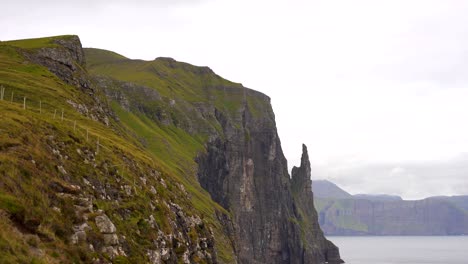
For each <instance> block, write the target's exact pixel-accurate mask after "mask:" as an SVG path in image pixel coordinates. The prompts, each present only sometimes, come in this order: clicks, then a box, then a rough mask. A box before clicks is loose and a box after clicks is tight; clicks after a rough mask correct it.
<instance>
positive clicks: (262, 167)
mask: <svg viewBox="0 0 468 264" xmlns="http://www.w3.org/2000/svg"><path fill="white" fill-rule="evenodd" d="M246 96H257V97H263V100H264V102H266V104H265V105H267V107H264V108H262V109H260V111H261V112H260V113H259V112H258V110H257V112H256V113H255V114H254V113H252V112H251V110H250V109H249V106H248V105H247V104H244V107H243V109H242V110H241V111H239V113H238V115H237V116H235V117H234V118H229V117H228V116H226V115H223V114H222V113H220V112H217V115H216V116H217V119H218V121H219V123H220V124H221V127H222V128H223V135H224V137H218V138H215V139H213V140H211V141H210V142H208V144H207V152H206V153H205V154H203V155H200V156H199V158H198V160H197V161H198V164H199V172H198V177H199V181H200V183H201V185H202V186H203V187H204V188H205V189H206V190H208V191H209V192H210V194H211V196H212V198H213V199H214V200H215V201H216V202H218V203H219V204H221V205H222V206H223V207H225V208H226V209H228V210H229V211H231V212H232V213H233V220H234V225H235V233H236V234H235V237H236V238H237V241H236V242H237V243H236V244H237V255H238V257H239V263H325V262H328V263H341V262H342V260H341V259H340V256H339V253H338V248H336V247H335V246H334V245H333V244H332V243H331V242H329V241H327V240H326V239H325V238H324V236H323V234H322V232H321V230H320V227H319V225H318V219H317V214H316V212H315V209H314V208H313V201H312V199H311V196H312V192H311V189H310V166H309V163H308V162H309V161H308V156H307V151H306V148H305V147H304V154H303V159H302V163H303V164H301V167H300V168H295V169H294V170H293V179H292V180H291V179H290V177H289V174H288V171H287V162H286V159H285V157H284V155H283V152H282V149H281V143H280V140H279V138H278V134H277V131H276V126H275V120H274V115H273V111H272V110H271V107H270V106H269V98H268V97H266V96H264V95H262V94H259V93H258V92H253V91H250V90H247V95H246ZM303 224H305V225H303Z"/></svg>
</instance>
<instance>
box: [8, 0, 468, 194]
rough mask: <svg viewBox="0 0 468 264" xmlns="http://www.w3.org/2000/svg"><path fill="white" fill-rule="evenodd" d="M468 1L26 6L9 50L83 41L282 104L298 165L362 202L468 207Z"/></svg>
mask: <svg viewBox="0 0 468 264" xmlns="http://www.w3.org/2000/svg"><path fill="white" fill-rule="evenodd" d="M467 14H468V1H465V0H379V1H375V0H353V1H349V0H303V1H302V0H287V1H286V0H281V1H275V0H273V1H272V0H257V1H252V0H237V1H227V0H217V1H214V0H193V1H189V0H176V1H174V0H161V1H157V0H156V1H150V0H143V1H126V0H120V1H108V0H93V1H91V0H86V1H78V0H76V1H75V0H69V1H63V0H42V1H35V0H29V1H27V0H15V1H7V3H4V2H2V16H0V26H1V28H2V29H1V30H0V39H1V40H7V39H18V38H31V37H41V36H49V35H59V34H77V35H79V36H80V38H81V41H82V43H83V45H84V46H85V47H96V48H104V49H109V50H113V51H116V52H118V53H121V54H123V55H125V56H127V57H130V58H134V59H147V60H151V59H154V58H156V57H160V56H167V57H173V58H175V59H176V60H179V61H185V62H189V63H192V64H195V65H203V66H209V67H210V68H212V69H213V70H214V71H215V72H216V73H218V74H219V75H221V76H223V77H225V78H227V79H229V80H232V81H235V82H241V83H243V84H244V85H245V86H246V87H249V88H253V89H256V90H259V91H261V92H264V93H266V94H268V95H269V96H270V97H271V98H272V103H273V107H274V111H275V114H276V121H277V124H278V129H279V133H280V136H281V140H282V145H283V150H284V152H285V155H286V157H287V158H288V160H289V165H290V166H292V165H297V164H299V159H300V154H301V153H300V151H301V143H306V144H307V145H308V148H309V155H310V158H311V162H312V166H313V170H312V171H313V176H312V178H313V179H322V178H323V179H329V180H331V181H333V182H335V183H337V184H339V185H340V186H341V187H343V188H345V189H346V190H347V191H349V192H351V193H358V192H360V193H389V194H396V195H401V196H403V197H404V198H408V199H416V198H422V197H426V196H431V195H452V194H468V154H466V152H468V122H467V117H468V103H467V102H468V87H467V86H468V74H467V73H468V15H467Z"/></svg>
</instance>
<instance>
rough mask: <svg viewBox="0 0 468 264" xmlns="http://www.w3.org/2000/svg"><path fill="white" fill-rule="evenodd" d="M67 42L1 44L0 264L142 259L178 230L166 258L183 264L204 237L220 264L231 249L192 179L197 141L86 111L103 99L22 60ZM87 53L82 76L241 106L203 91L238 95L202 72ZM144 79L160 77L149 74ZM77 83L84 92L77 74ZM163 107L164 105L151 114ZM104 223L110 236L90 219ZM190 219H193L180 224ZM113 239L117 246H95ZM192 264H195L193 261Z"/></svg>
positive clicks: (132, 116)
mask: <svg viewBox="0 0 468 264" xmlns="http://www.w3.org/2000/svg"><path fill="white" fill-rule="evenodd" d="M72 37H73V36H62V37H53V38H44V39H33V40H19V41H9V42H0V85H1V86H2V87H3V88H4V91H5V92H4V96H3V100H1V101H0V120H1V122H0V177H1V178H2V180H1V181H0V252H2V253H1V254H0V263H73V262H75V263H76V262H91V260H92V259H106V260H108V261H113V262H115V263H144V262H146V261H148V255H149V254H150V253H149V252H151V250H153V249H152V248H153V247H154V246H153V244H154V243H155V242H154V241H156V240H158V241H160V240H164V239H165V237H166V235H169V234H172V233H174V234H175V230H183V229H185V231H184V234H183V235H182V236H181V237H178V236H177V235H176V236H174V237H173V240H171V241H170V243H169V245H167V246H168V247H170V248H171V252H175V253H174V255H171V258H176V259H177V258H178V259H182V258H183V255H184V254H185V252H188V250H189V248H191V247H192V246H194V247H195V245H196V244H198V243H199V241H200V240H201V239H208V240H209V239H210V236H211V237H215V238H216V244H215V250H216V254H217V255H218V257H219V260H220V261H221V262H226V263H228V262H231V261H232V260H233V250H232V245H231V243H230V241H229V237H227V236H226V234H225V233H224V232H223V228H224V226H222V225H223V224H222V223H221V222H220V221H219V220H218V218H217V215H219V214H226V215H227V214H228V213H227V212H226V211H225V210H224V209H223V208H221V207H220V206H219V205H217V204H216V203H214V202H213V201H212V200H211V199H210V197H209V195H208V194H207V193H206V192H205V191H204V190H203V189H202V188H201V187H200V186H199V184H198V183H197V181H196V179H195V172H196V164H195V162H194V157H195V156H196V154H197V153H198V152H199V151H201V150H202V149H203V143H204V141H205V140H206V137H207V135H203V134H202V133H196V134H189V133H187V132H185V131H184V130H182V129H181V128H180V127H178V126H177V125H175V124H173V123H172V124H170V125H167V126H160V125H158V123H155V122H153V121H151V120H150V119H149V118H148V117H147V116H145V115H144V114H143V113H138V112H129V111H126V110H124V109H122V107H121V106H120V105H119V104H117V103H116V102H111V103H110V104H109V105H105V104H104V105H102V106H98V107H97V106H96V100H97V99H96V98H98V99H99V101H100V102H104V103H105V102H107V99H106V98H105V97H104V95H103V94H102V93H100V92H95V93H94V94H90V91H89V90H85V88H83V87H76V86H73V85H69V84H67V82H65V81H64V80H61V79H60V78H58V77H57V76H56V75H54V74H53V73H51V72H50V71H49V70H48V69H47V68H45V67H43V66H40V65H38V64H35V63H33V62H32V61H31V60H29V59H28V58H29V56H34V54H36V53H38V52H39V50H40V49H44V48H51V49H55V50H56V51H58V52H60V51H61V49H63V47H61V46H60V45H58V44H57V42H56V41H57V40H67V39H69V38H72ZM28 54H29V55H28ZM31 54H32V55H31ZM87 55H88V56H89V58H87V61H88V65H90V66H91V67H92V72H94V73H99V74H106V75H109V76H113V77H119V78H117V79H121V80H124V81H138V82H141V83H143V84H144V85H147V86H149V87H158V88H159V89H158V92H160V93H161V94H162V95H163V96H166V97H167V98H175V97H177V98H184V99H185V100H189V101H204V100H205V99H206V98H207V95H206V94H215V95H216V96H217V98H218V99H216V100H221V101H219V103H223V102H228V101H229V102H230V104H227V105H231V106H232V107H233V109H231V110H235V108H236V107H237V106H238V105H241V102H242V100H241V99H240V96H241V94H242V93H239V96H237V97H229V98H224V97H222V96H220V92H219V91H216V92H215V91H214V90H210V89H209V88H208V89H205V90H203V89H204V88H205V86H204V85H205V84H206V83H209V84H210V85H209V86H210V87H215V86H218V85H226V86H229V87H232V89H240V88H239V85H236V84H233V83H230V82H227V81H225V80H223V79H221V78H220V77H218V76H216V75H214V74H212V73H211V71H210V72H208V71H207V73H206V74H204V73H203V71H205V70H206V69H202V70H199V68H195V67H192V66H190V65H185V64H178V66H177V67H174V65H173V62H171V61H168V60H156V61H154V62H138V61H137V62H135V61H130V60H128V59H126V58H125V57H123V56H121V55H118V54H115V53H111V52H107V51H99V50H87ZM108 65H114V66H112V67H110V66H108ZM179 66H180V67H179ZM76 68H77V70H78V71H81V70H83V69H81V67H78V66H77V67H76ZM156 69H157V70H156ZM152 71H156V74H157V76H164V77H160V78H155V77H154V76H155V75H152V74H150V72H152ZM198 71H202V72H198ZM199 74H201V76H202V77H199ZM78 75H79V76H80V78H85V80H86V81H88V80H87V79H86V78H89V83H91V84H93V81H92V78H91V77H90V76H89V75H88V74H87V73H86V71H85V70H83V72H79V74H78V73H77V76H78ZM81 76H85V77H81ZM169 79H174V80H173V81H170V80H169ZM175 80H177V81H175ZM94 85H95V84H94ZM192 88H193V89H192ZM203 92H205V93H203ZM174 94H175V95H176V96H174V97H171V95H174ZM208 97H209V96H208ZM220 98H223V99H220ZM24 102H26V108H25V109H24ZM169 103H170V101H169V100H168V99H166V101H163V102H162V103H161V107H167V105H168V104H169ZM99 107H101V108H102V107H104V108H107V107H109V108H112V109H113V110H114V111H115V114H116V117H117V118H113V117H112V116H109V120H110V124H106V123H105V122H102V120H100V119H99V118H94V117H95V116H97V115H98V114H99V113H100V114H102V113H101V112H102V111H101V112H99V113H97V112H96V113H94V112H93V111H98V110H95V109H99ZM84 109H86V111H85V110H84ZM104 112H105V111H104ZM62 113H63V114H62ZM84 113H86V114H84ZM62 116H63V117H62ZM106 118H107V116H106ZM103 215H106V216H108V217H109V218H110V219H111V221H112V222H113V224H114V225H115V227H116V230H117V231H116V232H112V233H111V234H107V233H103V232H101V231H99V230H100V227H99V226H97V223H98V220H97V219H98V218H99V217H101V216H103ZM180 215H182V216H180ZM181 218H182V219H181ZM197 218H201V220H202V223H198V221H195V220H194V221H195V222H197V224H193V223H192V222H190V221H191V220H190V219H197ZM152 219H154V221H153V220H152ZM83 224H86V225H87V226H88V227H87V229H86V238H85V239H84V240H83V239H81V238H80V239H78V242H76V243H75V242H73V236H74V235H76V234H77V233H78V232H77V231H76V230H75V229H77V228H78V227H79V226H80V225H83ZM181 225H183V226H185V227H184V228H182V227H181ZM209 230H212V231H213V233H212V234H210V232H211V231H209ZM185 232H186V233H185ZM114 233H115V235H116V236H115V237H118V241H112V242H105V241H106V239H108V238H109V237H111V238H112V239H113V238H114ZM108 247H112V249H115V250H116V252H120V253H118V254H117V255H115V254H114V253H112V251H106V248H108ZM121 252H124V254H122V253H121ZM113 255H115V256H113ZM191 259H192V260H193V261H195V262H200V263H204V262H203V261H204V260H203V259H202V258H201V257H198V256H191Z"/></svg>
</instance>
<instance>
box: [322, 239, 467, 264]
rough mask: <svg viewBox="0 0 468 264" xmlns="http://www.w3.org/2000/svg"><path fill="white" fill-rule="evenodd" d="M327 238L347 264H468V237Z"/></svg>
mask: <svg viewBox="0 0 468 264" xmlns="http://www.w3.org/2000/svg"><path fill="white" fill-rule="evenodd" d="M327 238H328V239H329V240H331V241H332V242H333V243H334V244H335V245H337V246H338V247H339V248H340V254H341V257H342V259H343V260H344V261H345V262H346V263H347V264H468V236H366V237H342V236H329V237H327Z"/></svg>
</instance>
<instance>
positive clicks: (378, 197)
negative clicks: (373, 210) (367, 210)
mask: <svg viewBox="0 0 468 264" xmlns="http://www.w3.org/2000/svg"><path fill="white" fill-rule="evenodd" d="M353 197H354V198H356V199H364V200H371V201H401V200H403V199H402V198H401V197H400V196H398V195H389V194H355V195H353Z"/></svg>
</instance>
